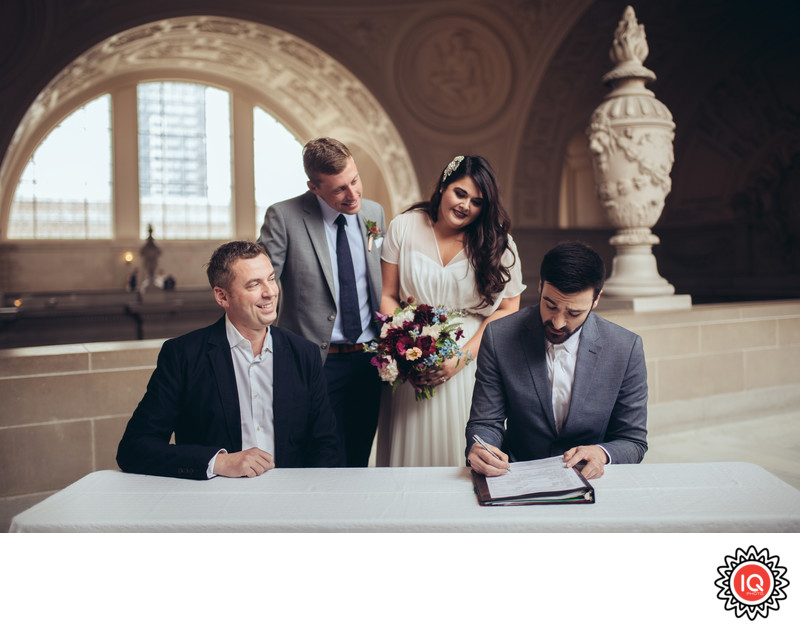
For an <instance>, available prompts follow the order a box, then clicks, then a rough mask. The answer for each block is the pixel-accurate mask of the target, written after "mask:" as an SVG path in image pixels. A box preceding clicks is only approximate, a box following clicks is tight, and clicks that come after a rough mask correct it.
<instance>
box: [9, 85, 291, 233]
mask: <svg viewBox="0 0 800 631" xmlns="http://www.w3.org/2000/svg"><path fill="white" fill-rule="evenodd" d="M134 93H135V97H130V96H129V92H128V91H125V90H124V89H122V88H121V89H118V90H112V92H111V93H110V94H104V95H103V96H101V97H99V98H97V99H94V100H93V101H90V102H89V103H87V104H85V105H83V106H82V107H80V108H78V109H77V110H74V111H73V112H72V113H71V114H69V115H68V116H67V117H66V118H65V119H64V120H63V121H62V122H61V123H60V124H59V125H58V126H57V127H56V128H55V129H53V131H52V132H51V133H50V134H49V135H48V136H47V137H46V138H45V139H44V140H43V141H42V143H41V144H40V145H39V147H38V148H37V149H36V151H35V152H34V153H33V156H32V157H31V159H30V160H29V162H28V164H27V166H26V168H25V170H24V172H23V174H22V177H21V178H20V180H19V183H18V186H17V191H16V194H15V197H14V201H13V203H12V206H11V213H10V217H9V230H8V238H9V239H113V238H115V237H117V236H119V235H117V234H115V230H114V226H115V223H114V214H115V213H114V206H115V204H114V200H115V199H116V197H117V196H116V195H115V182H114V181H113V177H112V173H113V164H114V161H115V159H118V158H119V159H121V158H122V156H121V155H118V154H123V153H125V152H135V156H136V157H135V160H134V163H135V164H137V165H138V192H139V196H138V204H129V203H128V204H126V208H131V207H132V208H134V209H135V208H137V207H138V210H139V216H138V233H139V237H140V238H141V239H144V238H146V237H147V236H148V229H149V227H150V226H152V227H153V229H154V234H155V235H156V236H157V237H158V239H159V240H162V239H163V240H170V239H173V240H176V239H180V240H194V239H211V240H222V239H229V238H231V237H233V236H234V233H235V230H234V208H233V200H234V195H233V180H234V175H233V169H234V163H233V160H232V151H233V144H234V135H233V133H232V128H233V126H234V125H236V124H237V122H238V123H240V125H241V126H242V127H249V126H250V125H252V127H253V136H252V138H246V137H243V136H240V137H238V142H240V143H242V144H243V145H247V144H249V143H250V142H252V145H253V146H252V148H248V147H246V146H245V147H244V150H245V151H252V152H253V158H254V160H253V165H254V166H253V169H254V174H253V180H254V183H255V187H254V188H255V190H254V191H251V193H250V194H251V195H254V196H255V208H256V213H255V214H256V216H255V218H254V228H257V227H258V226H260V224H261V222H262V221H263V219H264V211H265V209H266V207H267V206H268V205H269V204H272V203H274V202H277V201H280V200H282V199H286V198H288V197H293V196H295V195H299V194H300V193H302V192H303V191H304V190H306V184H305V182H306V176H305V173H304V172H303V164H302V145H301V144H300V142H299V141H298V140H297V138H295V136H294V135H293V134H292V133H291V132H290V131H289V130H288V129H287V128H286V127H284V126H283V125H282V124H281V123H280V122H278V121H277V120H276V119H275V118H273V117H272V116H271V115H270V114H269V113H267V112H266V111H265V110H264V109H263V108H261V107H259V106H256V107H254V108H252V109H251V110H243V112H244V113H243V114H238V116H243V117H245V118H246V117H247V113H248V112H252V116H253V120H252V121H237V120H235V116H236V115H235V114H234V108H233V107H232V100H233V97H234V95H233V93H232V92H231V91H229V90H225V89H221V88H217V87H213V86H209V85H206V84H202V83H191V82H185V81H143V82H140V83H138V84H136V89H135V92H130V94H134ZM126 98H135V107H132V108H130V109H129V110H125V109H124V108H118V109H122V110H123V111H134V110H135V112H136V116H135V118H136V120H135V121H130V120H117V119H114V120H113V122H112V116H111V111H112V107H113V105H114V100H115V99H116V100H119V101H124V100H125V99H126ZM113 125H120V126H124V127H129V126H135V129H136V137H137V142H136V143H135V146H128V145H126V144H125V143H122V142H120V143H116V144H115V143H113V142H112V138H114V129H113V127H112V126H113ZM128 144H130V143H128ZM125 176H126V177H127V176H128V174H127V173H126V174H125ZM253 234H255V231H254V232H253Z"/></svg>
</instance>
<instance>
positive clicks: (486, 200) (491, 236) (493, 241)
mask: <svg viewBox="0 0 800 631" xmlns="http://www.w3.org/2000/svg"><path fill="white" fill-rule="evenodd" d="M459 157H460V156H459ZM465 175H466V176H469V177H471V178H472V180H473V182H475V185H476V186H477V187H478V189H479V190H480V191H481V195H482V196H483V207H482V208H481V212H480V214H479V215H478V218H477V219H476V220H475V221H473V222H472V223H471V224H469V225H468V226H467V227H466V228H465V229H464V232H465V235H464V249H465V250H466V254H467V258H468V259H469V262H470V264H471V265H472V269H473V270H475V278H476V280H477V283H478V294H480V296H481V303H480V304H479V305H477V306H478V308H480V307H484V306H486V305H490V304H493V303H494V301H495V300H496V298H497V296H498V294H500V292H502V291H503V289H504V288H505V286H506V283H508V281H509V280H511V273H510V272H509V269H510V267H512V266H513V265H514V264H515V263H516V259H515V260H514V262H513V263H512V264H511V266H509V267H506V266H505V265H503V263H502V261H501V259H502V257H503V254H505V251H506V249H508V233H509V231H510V230H511V220H510V219H509V216H508V213H507V212H506V209H505V208H504V207H503V204H502V203H501V201H500V191H499V189H498V187H497V181H496V180H495V177H494V171H493V170H492V167H491V166H490V165H489V162H488V161H487V160H486V158H483V157H481V156H464V157H463V159H462V160H461V161H460V162H459V161H458V158H456V159H454V160H453V161H452V162H450V163H449V164H448V165H447V166H446V167H445V168H444V169H443V170H442V173H441V176H440V177H439V183H438V185H437V186H436V190H435V191H434V192H433V195H431V198H430V199H429V200H428V201H422V202H418V203H416V204H414V205H413V206H411V208H409V209H408V210H421V211H423V212H425V213H426V214H427V215H428V216H429V217H430V218H431V221H432V222H433V223H436V221H437V220H438V219H439V206H440V205H441V202H442V194H443V193H444V191H445V189H446V188H447V186H448V184H449V183H450V182H453V181H455V180H459V179H461V178H462V177H464V176H465Z"/></svg>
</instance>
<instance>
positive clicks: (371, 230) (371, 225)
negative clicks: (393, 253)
mask: <svg viewBox="0 0 800 631" xmlns="http://www.w3.org/2000/svg"><path fill="white" fill-rule="evenodd" d="M364 224H365V225H366V226H367V237H368V240H367V251H368V252H372V244H373V243H374V244H375V247H377V248H380V247H381V244H382V243H383V233H382V232H381V229H380V228H378V224H377V223H375V222H374V221H370V220H369V219H366V220H364Z"/></svg>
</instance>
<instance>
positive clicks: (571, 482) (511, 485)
mask: <svg viewBox="0 0 800 631" xmlns="http://www.w3.org/2000/svg"><path fill="white" fill-rule="evenodd" d="M486 484H487V485H488V487H489V492H490V493H491V495H492V497H516V496H519V495H530V494H532V493H553V492H558V491H566V490H568V489H580V488H583V487H584V486H585V484H584V482H583V480H581V478H580V477H579V476H578V473H577V471H575V469H567V468H566V467H565V466H564V460H563V458H562V456H553V457H552V458H544V459H542V460H527V461H525V462H512V463H511V464H510V465H509V468H508V473H506V474H505V475H499V476H497V477H491V478H490V477H487V478H486Z"/></svg>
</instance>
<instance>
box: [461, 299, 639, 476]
mask: <svg viewBox="0 0 800 631" xmlns="http://www.w3.org/2000/svg"><path fill="white" fill-rule="evenodd" d="M466 434H467V453H469V450H470V448H471V447H472V445H473V436H475V435H478V436H480V437H481V438H482V439H484V440H485V441H486V442H488V443H490V444H492V445H495V446H496V447H500V448H501V449H502V450H503V451H504V452H505V453H507V454H508V455H509V457H510V458H511V460H518V461H519V460H536V459H539V458H547V457H550V456H557V455H561V454H563V453H564V452H565V451H567V450H568V449H571V448H572V447H576V446H578V445H601V446H602V447H604V448H605V450H606V451H607V452H608V453H609V455H610V456H611V462H612V463H618V464H621V463H636V462H641V460H642V458H643V457H644V454H645V452H646V451H647V369H646V367H645V360H644V350H643V347H642V338H641V337H639V336H638V335H636V334H635V333H633V332H631V331H628V330H626V329H624V328H622V327H621V326H618V325H616V324H613V323H612V322H609V321H608V320H605V319H603V318H601V317H600V316H598V315H597V314H596V313H590V314H589V316H588V317H587V318H586V322H584V324H583V330H582V332H581V341H580V345H579V346H578V357H577V362H576V365H575V378H574V382H573V385H572V396H571V398H570V406H569V412H568V413H567V418H566V420H565V422H564V427H563V428H562V430H561V433H560V434H559V433H558V432H557V431H556V421H555V415H554V412H553V401H552V396H551V393H550V380H549V379H548V377H547V357H546V355H545V344H544V329H543V327H542V318H541V315H540V313H539V305H534V306H532V307H527V308H526V309H522V310H520V311H518V312H517V313H514V314H511V315H509V316H506V317H505V318H501V319H499V320H495V321H494V322H490V323H489V325H488V326H487V327H486V331H485V332H484V334H483V339H482V340H481V347H480V352H479V354H478V370H477V374H476V377H475V390H474V392H473V396H472V409H471V411H470V419H469V422H468V423H467V430H466Z"/></svg>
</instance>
